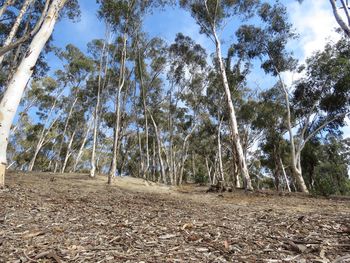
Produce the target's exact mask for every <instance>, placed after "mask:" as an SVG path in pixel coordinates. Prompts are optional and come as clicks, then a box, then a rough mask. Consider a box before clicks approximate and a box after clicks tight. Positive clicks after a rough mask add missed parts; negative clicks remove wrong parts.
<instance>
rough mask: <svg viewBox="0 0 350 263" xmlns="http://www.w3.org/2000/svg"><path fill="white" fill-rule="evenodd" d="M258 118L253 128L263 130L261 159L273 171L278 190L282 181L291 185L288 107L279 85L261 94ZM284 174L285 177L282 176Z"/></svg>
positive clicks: (257, 108)
mask: <svg viewBox="0 0 350 263" xmlns="http://www.w3.org/2000/svg"><path fill="white" fill-rule="evenodd" d="M255 110H256V113H257V115H256V118H255V119H254V120H253V121H252V125H253V128H254V129H255V130H258V131H262V138H261V140H260V142H259V147H260V149H261V150H262V153H261V156H260V160H261V164H262V166H263V167H265V168H267V169H268V170H271V171H272V174H273V177H274V183H275V187H276V190H280V187H281V186H282V182H283V181H284V184H285V185H286V186H287V188H288V187H289V180H288V178H287V175H286V173H285V168H284V163H286V160H288V159H289V157H290V156H289V154H288V152H289V151H288V149H289V145H288V141H287V140H286V139H284V138H283V135H284V134H285V133H286V131H287V123H286V121H285V117H284V116H285V115H286V109H285V106H284V97H283V94H282V93H281V92H280V90H279V87H278V86H275V87H273V88H271V89H268V90H266V91H264V92H262V93H261V94H260V98H259V101H258V102H257V103H256V107H255ZM282 176H283V177H282Z"/></svg>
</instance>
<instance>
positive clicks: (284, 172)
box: [280, 158, 291, 192]
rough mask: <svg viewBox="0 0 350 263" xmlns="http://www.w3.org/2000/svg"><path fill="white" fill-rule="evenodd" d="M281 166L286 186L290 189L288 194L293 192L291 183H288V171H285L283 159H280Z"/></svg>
mask: <svg viewBox="0 0 350 263" xmlns="http://www.w3.org/2000/svg"><path fill="white" fill-rule="evenodd" d="M280 164H281V168H282V173H283V176H284V180H285V181H286V185H287V188H288V192H291V190H290V185H289V181H288V178H287V174H286V170H285V169H284V165H283V162H282V158H280Z"/></svg>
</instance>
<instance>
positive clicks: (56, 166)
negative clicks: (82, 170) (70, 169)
mask: <svg viewBox="0 0 350 263" xmlns="http://www.w3.org/2000/svg"><path fill="white" fill-rule="evenodd" d="M77 101H78V96H77V94H76V98H75V100H74V102H73V104H72V105H71V107H70V109H69V112H68V116H67V119H66V122H65V124H64V128H63V132H62V140H61V143H60V147H59V149H58V152H57V159H56V161H55V170H54V173H56V171H57V168H58V163H59V162H60V160H59V159H60V157H61V152H62V147H63V143H64V139H65V137H66V132H67V129H68V124H69V121H70V117H71V116H72V113H73V109H74V106H75V104H76V103H77Z"/></svg>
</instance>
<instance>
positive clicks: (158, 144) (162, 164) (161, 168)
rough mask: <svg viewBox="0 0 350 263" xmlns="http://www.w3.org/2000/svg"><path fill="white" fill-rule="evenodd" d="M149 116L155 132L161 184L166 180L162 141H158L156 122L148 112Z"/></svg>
mask: <svg viewBox="0 0 350 263" xmlns="http://www.w3.org/2000/svg"><path fill="white" fill-rule="evenodd" d="M150 117H151V120H152V123H153V127H154V131H155V133H156V139H157V150H158V159H159V165H160V172H161V178H162V180H163V184H166V183H167V180H166V174H165V168H164V162H163V158H162V143H161V141H160V135H159V132H158V127H157V124H156V122H155V120H154V118H153V116H152V114H150Z"/></svg>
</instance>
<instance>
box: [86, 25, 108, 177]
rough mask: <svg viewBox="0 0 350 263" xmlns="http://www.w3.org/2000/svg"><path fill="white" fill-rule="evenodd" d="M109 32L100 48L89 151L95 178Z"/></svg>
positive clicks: (91, 171) (91, 174)
mask: <svg viewBox="0 0 350 263" xmlns="http://www.w3.org/2000/svg"><path fill="white" fill-rule="evenodd" d="M108 34H109V30H108V28H107V29H106V39H105V41H104V42H103V47H102V53H101V58H100V68H99V74H98V84H97V85H98V87H97V98H96V105H95V111H94V121H93V124H94V131H93V142H92V151H91V169H90V177H95V173H96V148H97V137H98V128H99V125H98V124H99V117H100V116H99V113H100V104H101V92H102V70H103V58H104V56H106V63H105V68H104V72H105V74H104V75H105V77H106V71H107V68H108V53H106V45H107V39H108Z"/></svg>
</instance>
